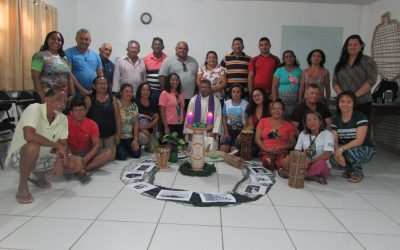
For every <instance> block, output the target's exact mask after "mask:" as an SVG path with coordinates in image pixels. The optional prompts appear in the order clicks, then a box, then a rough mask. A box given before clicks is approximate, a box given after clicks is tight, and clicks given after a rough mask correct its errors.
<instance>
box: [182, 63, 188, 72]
mask: <svg viewBox="0 0 400 250" xmlns="http://www.w3.org/2000/svg"><path fill="white" fill-rule="evenodd" d="M182 67H183V72H188V69H187V67H186V63H182Z"/></svg>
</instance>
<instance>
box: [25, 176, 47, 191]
mask: <svg viewBox="0 0 400 250" xmlns="http://www.w3.org/2000/svg"><path fill="white" fill-rule="evenodd" d="M28 181H29V182H30V183H32V184H34V185H35V186H37V187H40V188H45V189H49V188H51V183H50V182H49V181H48V180H47V179H46V177H44V176H42V177H40V178H37V179H32V178H29V179H28Z"/></svg>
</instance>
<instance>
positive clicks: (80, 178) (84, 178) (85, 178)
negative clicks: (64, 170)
mask: <svg viewBox="0 0 400 250" xmlns="http://www.w3.org/2000/svg"><path fill="white" fill-rule="evenodd" d="M91 176H92V173H89V172H85V173H84V174H83V175H80V174H74V177H75V178H76V179H78V181H80V182H81V183H82V184H83V183H86V182H89V181H90V180H91V179H92V178H91Z"/></svg>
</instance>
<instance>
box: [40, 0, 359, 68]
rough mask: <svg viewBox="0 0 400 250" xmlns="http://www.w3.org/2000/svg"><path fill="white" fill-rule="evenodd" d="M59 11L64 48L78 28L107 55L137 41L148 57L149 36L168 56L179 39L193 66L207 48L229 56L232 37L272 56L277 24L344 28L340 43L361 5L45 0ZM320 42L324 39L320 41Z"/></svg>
mask: <svg viewBox="0 0 400 250" xmlns="http://www.w3.org/2000/svg"><path fill="white" fill-rule="evenodd" d="M46 3H49V4H53V5H55V6H56V7H58V10H59V27H60V31H61V32H62V33H63V35H64V36H65V40H66V43H65V48H68V47H70V46H73V45H75V41H74V36H75V32H76V30H77V29H78V28H82V27H85V28H88V29H89V30H90V31H91V34H92V45H91V48H92V49H95V50H97V48H98V47H99V45H100V44H101V43H102V42H105V41H108V42H110V43H111V44H112V45H113V55H112V56H122V55H125V53H126V51H125V48H126V44H127V42H128V41H129V40H131V39H135V40H138V41H139V42H140V44H141V48H142V52H141V54H140V56H144V55H145V54H147V53H149V52H150V51H151V50H150V44H151V40H152V38H153V37H155V36H160V37H162V38H163V39H164V43H165V47H166V49H165V51H166V53H168V54H174V48H175V45H176V43H177V42H178V41H179V40H185V41H187V42H188V44H189V50H190V51H189V54H190V55H192V56H193V57H195V58H196V59H197V60H198V61H199V63H202V62H203V61H204V57H205V54H206V52H207V51H208V50H215V51H216V52H217V53H218V55H219V56H220V57H222V55H223V54H224V53H227V52H230V45H231V42H232V39H233V38H234V37H236V36H241V37H242V38H243V39H244V43H245V47H246V48H245V52H246V53H247V54H249V55H251V56H253V55H256V54H258V48H257V45H258V39H259V38H260V37H262V36H267V37H269V38H270V39H271V43H272V52H273V53H274V54H277V55H279V56H280V54H281V30H282V29H281V26H282V25H307V26H335V27H343V28H344V32H343V33H344V34H343V36H344V39H345V37H347V36H348V35H350V34H354V33H359V32H360V30H361V24H360V22H361V20H362V16H363V7H362V6H356V5H343V4H310V3H282V2H264V1H243V2H242V1H217V0H151V1H150V0H114V1H110V0H72V1H71V0H68V1H67V0H46ZM143 12H150V13H151V14H152V16H153V22H152V23H151V24H149V25H143V24H141V23H140V20H139V16H140V14H141V13H143ZM321 39H324V38H323V37H322V38H321Z"/></svg>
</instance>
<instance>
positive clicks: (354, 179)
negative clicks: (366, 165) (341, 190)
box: [347, 175, 364, 183]
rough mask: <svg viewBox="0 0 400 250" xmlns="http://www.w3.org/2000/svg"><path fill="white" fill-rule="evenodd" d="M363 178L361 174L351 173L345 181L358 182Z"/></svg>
mask: <svg viewBox="0 0 400 250" xmlns="http://www.w3.org/2000/svg"><path fill="white" fill-rule="evenodd" d="M363 178H364V176H362V175H353V176H351V177H350V178H349V179H347V181H348V182H351V183H359V182H360V181H361V180H362V179H363Z"/></svg>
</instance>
